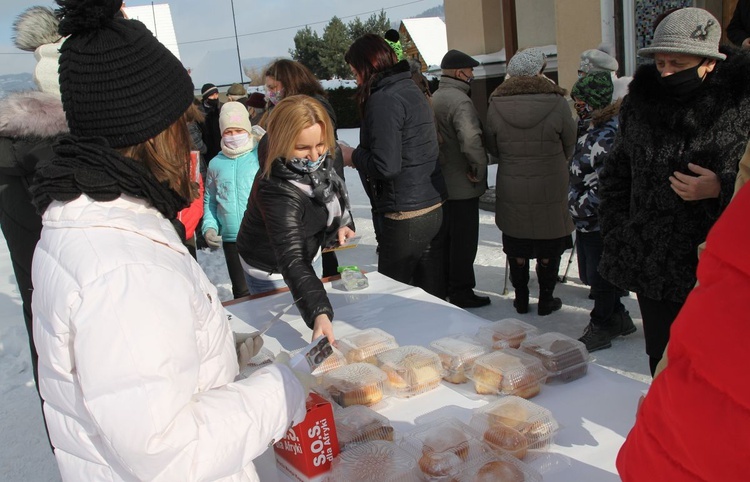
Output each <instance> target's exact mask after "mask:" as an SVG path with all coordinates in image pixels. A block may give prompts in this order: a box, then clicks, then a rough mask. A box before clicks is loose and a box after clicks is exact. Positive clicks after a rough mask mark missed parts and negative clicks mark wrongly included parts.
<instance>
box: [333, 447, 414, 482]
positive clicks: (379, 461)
mask: <svg viewBox="0 0 750 482" xmlns="http://www.w3.org/2000/svg"><path fill="white" fill-rule="evenodd" d="M328 480H329V481H332V482H353V481H361V482H418V481H420V480H422V479H421V476H420V471H419V469H418V468H417V461H416V460H415V459H414V457H412V455H411V454H410V453H408V452H407V451H405V450H404V449H402V448H401V447H399V446H398V445H396V444H395V443H393V442H387V441H384V440H373V441H371V442H365V443H362V444H357V445H354V446H352V447H351V448H350V449H349V450H346V451H344V452H341V454H340V455H339V456H338V457H336V458H335V459H334V461H333V468H332V470H331V475H330V476H329V477H328Z"/></svg>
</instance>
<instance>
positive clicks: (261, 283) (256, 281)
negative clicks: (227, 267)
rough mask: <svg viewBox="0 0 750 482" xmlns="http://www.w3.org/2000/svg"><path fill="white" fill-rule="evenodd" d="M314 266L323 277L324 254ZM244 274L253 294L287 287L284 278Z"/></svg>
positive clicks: (319, 275) (316, 272) (316, 260)
mask: <svg viewBox="0 0 750 482" xmlns="http://www.w3.org/2000/svg"><path fill="white" fill-rule="evenodd" d="M312 268H313V271H315V274H316V275H318V278H322V277H323V258H322V256H318V257H317V258H316V259H315V260H314V261H313V263H312ZM244 274H245V280H246V281H247V287H248V289H249V291H250V294H251V295H259V294H261V293H267V292H269V291H273V290H277V289H280V288H285V287H286V283H285V282H284V280H283V279H278V280H268V279H260V278H254V277H253V276H250V275H249V274H247V273H244Z"/></svg>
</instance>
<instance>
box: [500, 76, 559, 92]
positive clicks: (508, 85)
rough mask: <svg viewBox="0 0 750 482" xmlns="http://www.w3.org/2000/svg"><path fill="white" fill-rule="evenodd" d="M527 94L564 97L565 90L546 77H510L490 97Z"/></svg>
mask: <svg viewBox="0 0 750 482" xmlns="http://www.w3.org/2000/svg"><path fill="white" fill-rule="evenodd" d="M528 94H558V95H562V96H564V95H565V89H563V88H562V87H560V86H559V85H557V84H555V83H553V82H552V81H550V80H549V79H547V78H546V77H539V76H535V77H511V78H509V79H508V80H506V81H505V82H503V83H502V84H500V85H499V86H498V87H497V89H495V91H494V92H492V95H491V96H490V97H499V96H510V95H528Z"/></svg>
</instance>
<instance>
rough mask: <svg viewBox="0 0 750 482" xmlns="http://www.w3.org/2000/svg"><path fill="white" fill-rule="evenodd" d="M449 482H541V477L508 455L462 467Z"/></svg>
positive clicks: (489, 458)
mask: <svg viewBox="0 0 750 482" xmlns="http://www.w3.org/2000/svg"><path fill="white" fill-rule="evenodd" d="M451 482H542V476H541V475H540V474H539V473H538V472H537V471H536V470H534V469H532V468H531V467H529V466H528V465H526V464H524V463H523V462H520V461H519V460H518V459H515V458H513V457H511V456H509V455H493V456H488V457H484V458H481V459H478V460H476V461H474V462H473V463H471V464H469V465H468V466H467V467H464V468H463V470H462V471H461V475H460V476H458V477H456V478H454V479H452V480H451Z"/></svg>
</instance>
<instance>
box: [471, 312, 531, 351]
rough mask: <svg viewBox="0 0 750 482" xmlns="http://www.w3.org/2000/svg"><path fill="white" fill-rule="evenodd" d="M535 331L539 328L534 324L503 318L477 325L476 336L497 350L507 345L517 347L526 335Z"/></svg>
mask: <svg viewBox="0 0 750 482" xmlns="http://www.w3.org/2000/svg"><path fill="white" fill-rule="evenodd" d="M537 333H539V330H537V328H536V327H535V326H532V325H529V324H528V323H524V322H523V321H521V320H517V319H515V318H505V319H503V320H500V321H496V322H494V323H490V324H489V325H483V326H481V327H479V330H478V331H477V335H476V337H477V339H478V340H479V341H480V342H482V343H485V344H486V343H492V347H493V348H494V349H496V350H499V349H502V348H507V347H510V348H518V347H519V346H521V342H522V341H523V340H525V339H526V337H527V336H533V335H536V334H537Z"/></svg>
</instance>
